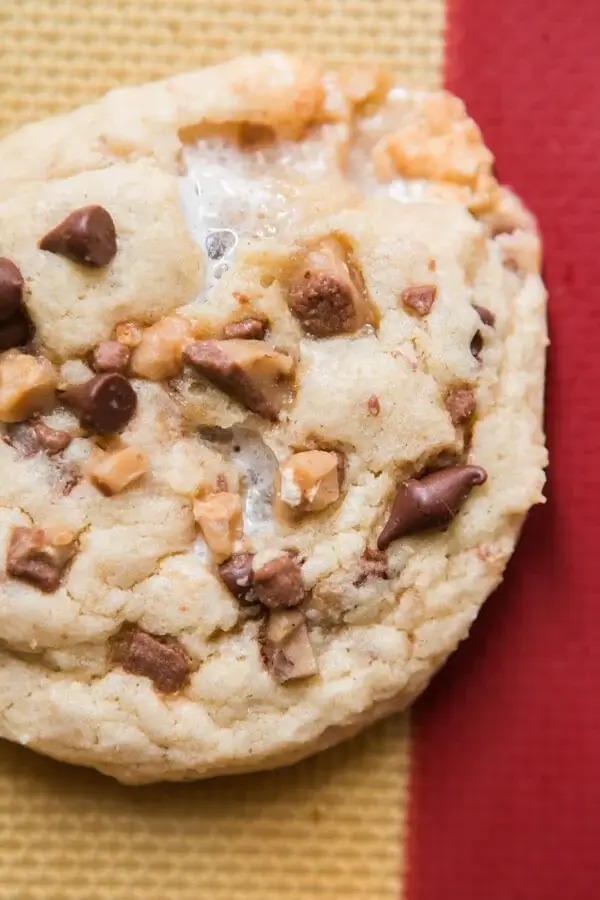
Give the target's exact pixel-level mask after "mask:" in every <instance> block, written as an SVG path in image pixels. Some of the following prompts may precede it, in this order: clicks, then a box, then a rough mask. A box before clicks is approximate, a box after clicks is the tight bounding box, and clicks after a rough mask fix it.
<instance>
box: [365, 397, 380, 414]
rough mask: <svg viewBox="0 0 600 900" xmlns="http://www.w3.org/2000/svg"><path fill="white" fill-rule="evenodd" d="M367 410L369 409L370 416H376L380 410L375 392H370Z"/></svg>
mask: <svg viewBox="0 0 600 900" xmlns="http://www.w3.org/2000/svg"><path fill="white" fill-rule="evenodd" d="M367 410H368V411H369V415H370V416H378V415H379V413H380V412H381V403H380V402H379V397H378V396H377V395H376V394H371V396H370V397H369V399H368V400H367Z"/></svg>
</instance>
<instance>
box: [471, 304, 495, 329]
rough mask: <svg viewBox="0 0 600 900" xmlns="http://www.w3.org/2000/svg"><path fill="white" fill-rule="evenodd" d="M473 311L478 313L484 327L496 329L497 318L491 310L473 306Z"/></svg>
mask: <svg viewBox="0 0 600 900" xmlns="http://www.w3.org/2000/svg"><path fill="white" fill-rule="evenodd" d="M473 309H474V310H475V311H476V312H477V314H478V316H479V318H480V319H481V321H482V322H483V324H484V325H489V326H490V328H493V327H494V325H495V324H496V316H495V315H494V313H493V312H492V311H491V310H490V309H487V307H485V306H476V305H473Z"/></svg>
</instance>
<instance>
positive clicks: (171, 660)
mask: <svg viewBox="0 0 600 900" xmlns="http://www.w3.org/2000/svg"><path fill="white" fill-rule="evenodd" d="M112 658H113V660H114V662H117V663H120V664H121V665H122V667H123V669H124V671H125V672H127V673H128V674H129V675H141V676H143V677H144V678H149V679H150V680H151V681H152V683H153V684H154V687H155V688H156V690H157V691H160V692H161V693H162V694H175V693H177V692H178V691H180V690H182V689H183V688H184V687H186V686H187V685H188V684H189V680H190V674H191V671H192V666H191V660H190V658H189V656H188V655H187V653H186V652H185V649H184V648H183V646H182V644H181V643H180V642H179V641H178V640H177V638H174V637H170V636H169V635H155V634H148V632H146V631H142V630H141V629H138V628H136V627H132V626H125V627H124V628H123V629H122V630H121V632H120V633H119V634H118V635H117V636H116V637H115V638H114V640H113V645H112Z"/></svg>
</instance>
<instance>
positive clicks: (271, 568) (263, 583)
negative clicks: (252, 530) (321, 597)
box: [254, 554, 305, 609]
mask: <svg viewBox="0 0 600 900" xmlns="http://www.w3.org/2000/svg"><path fill="white" fill-rule="evenodd" d="M254 590H255V592H256V596H257V598H258V600H259V601H260V602H261V603H262V604H263V606H267V607H268V608H269V609H279V608H280V607H290V606H298V604H299V603H302V601H303V600H304V593H305V592H304V582H303V581H302V570H301V568H300V566H299V565H298V563H297V562H296V560H295V559H294V558H293V557H292V556H290V555H289V554H288V555H287V556H278V557H277V559H272V560H271V561H270V562H268V563H265V564H264V566H261V567H260V569H257V570H255V571H254Z"/></svg>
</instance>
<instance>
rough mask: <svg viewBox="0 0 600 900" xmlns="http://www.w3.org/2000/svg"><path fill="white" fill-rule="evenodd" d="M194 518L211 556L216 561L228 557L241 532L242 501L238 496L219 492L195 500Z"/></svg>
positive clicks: (227, 492)
mask: <svg viewBox="0 0 600 900" xmlns="http://www.w3.org/2000/svg"><path fill="white" fill-rule="evenodd" d="M194 518H195V519H196V522H197V523H198V525H199V526H200V528H201V530H202V534H203V536H204V540H205V541H206V543H207V545H208V548H209V550H210V552H211V553H212V555H213V556H214V557H215V558H216V559H217V560H218V561H221V560H225V559H227V558H228V557H230V556H231V553H232V551H233V548H234V545H235V542H236V540H238V538H239V537H240V536H241V531H242V500H241V497H240V496H239V494H232V493H230V492H229V491H220V492H219V493H217V494H211V495H209V496H208V497H205V498H204V499H202V500H195V501H194Z"/></svg>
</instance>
